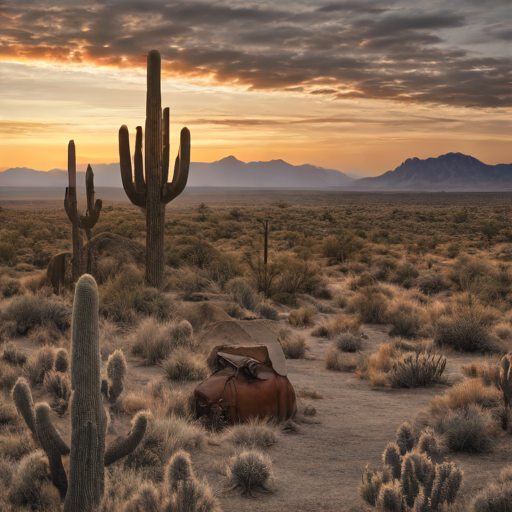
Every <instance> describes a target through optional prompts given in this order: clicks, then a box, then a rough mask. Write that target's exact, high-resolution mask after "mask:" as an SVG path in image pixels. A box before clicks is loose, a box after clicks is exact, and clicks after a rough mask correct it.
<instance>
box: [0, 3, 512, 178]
mask: <svg viewBox="0 0 512 512" xmlns="http://www.w3.org/2000/svg"><path fill="white" fill-rule="evenodd" d="M511 19H512V3H511V2H510V0H487V1H486V0H479V1H476V0H453V1H451V2H446V1H439V0H431V1H428V2H427V1H420V0H400V1H393V0H390V1H388V2H381V1H372V0H360V1H340V2H329V0H325V1H320V0H314V1H301V0H298V1H297V0H293V1H292V0H282V1H279V0H278V1H276V2H273V3H266V2H246V1H238V2H230V1H218V2H217V1H215V2H204V3H201V2H195V1H180V0H177V1H175V0H169V1H165V2H164V1H145V2H142V1H126V0H114V1H110V0H104V1H102V2H89V1H87V0H85V1H83V2H80V5H79V6H77V5H73V3H71V2H68V1H58V0H49V1H46V0H42V1H31V0H26V1H25V0H20V1H15V2H12V1H9V0H7V1H6V2H5V1H4V2H1V3H0V84H1V86H0V90H1V94H0V171H1V170H4V169H7V168H9V167H16V166H18V167H31V168H34V169H38V170H49V169H52V168H55V167H58V168H65V166H66V158H67V152H66V147H67V142H68V141H69V140H70V139H74V140H75V143H76V147H77V155H78V156H77V158H78V163H111V162H117V161H118V159H119V157H118V147H117V133H118V130H119V127H120V125H122V124H127V125H128V127H129V128H130V132H131V133H132V134H134V133H135V127H136V126H138V125H142V126H143V125H144V117H145V54H146V53H147V51H148V50H150V49H152V48H155V49H158V50H159V51H160V52H161V54H162V66H163V83H162V104H163V106H168V107H170V110H171V137H172V139H173V141H172V144H174V146H171V148H172V147H174V148H175V149H174V150H172V152H174V151H175V150H177V147H178V143H177V138H178V134H179V130H180V128H181V127H182V126H184V125H186V126H188V127H189V128H190V130H191V132H192V161H195V162H210V161H214V160H218V159H220V158H223V157H225V156H228V155H235V156H236V157H237V158H238V159H240V160H244V161H250V160H270V159H274V158H276V159H277V158H282V159H284V160H286V161H288V162H290V163H292V164H302V163H311V164H314V165H320V166H323V167H329V168H333V169H338V170H341V171H344V172H346V171H348V172H355V173H359V174H364V175H377V174H381V173H383V172H385V171H387V170H389V169H394V168H395V167H396V166H398V165H399V164H400V163H401V162H402V161H404V160H405V159H407V158H410V157H414V156H417V157H419V158H427V157H433V156H434V157H435V156H438V155H440V154H443V153H447V152H450V151H460V152H463V153H466V154H471V155H472V156H474V157H476V158H479V159H480V160H482V161H484V162H486V163H488V164H497V163H511V162H512V137H511V136H512V118H511V114H512V52H511V51H510V50H511V42H512V29H511V28H510V26H511V25H510V20H511Z"/></svg>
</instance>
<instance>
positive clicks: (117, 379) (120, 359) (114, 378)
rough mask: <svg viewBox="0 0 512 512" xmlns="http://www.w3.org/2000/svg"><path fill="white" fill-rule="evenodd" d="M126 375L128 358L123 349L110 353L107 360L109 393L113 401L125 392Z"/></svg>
mask: <svg viewBox="0 0 512 512" xmlns="http://www.w3.org/2000/svg"><path fill="white" fill-rule="evenodd" d="M125 375H126V360H125V358H124V355H123V351H122V350H116V351H115V352H114V353H113V354H110V356H109V358H108V361H107V377H108V382H107V386H108V389H107V393H108V398H109V400H110V401H111V402H115V401H116V400H117V399H118V398H119V395H120V394H121V393H122V392H123V388H124V384H123V381H124V377H125Z"/></svg>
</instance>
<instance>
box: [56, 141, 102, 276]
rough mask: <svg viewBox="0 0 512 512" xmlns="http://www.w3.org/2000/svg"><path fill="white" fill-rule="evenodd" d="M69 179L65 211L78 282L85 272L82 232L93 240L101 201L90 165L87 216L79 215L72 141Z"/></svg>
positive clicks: (86, 180)
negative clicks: (69, 228)
mask: <svg viewBox="0 0 512 512" xmlns="http://www.w3.org/2000/svg"><path fill="white" fill-rule="evenodd" d="M68 178H69V186H68V187H66V195H65V196H64V209H65V210H66V213H67V215H68V218H69V220H70V222H71V225H72V226H73V228H72V236H73V280H74V281H77V280H78V278H79V277H80V276H81V275H82V273H83V271H84V262H83V255H82V245H83V240H82V232H81V231H80V229H83V230H85V233H86V235H87V239H88V240H90V239H91V229H92V228H93V227H94V225H95V224H96V222H98V219H99V216H100V211H101V207H102V205H103V203H102V201H101V199H98V200H96V202H95V201H94V173H93V172H92V168H91V166H90V165H89V166H88V167H87V172H86V173H85V188H86V193H87V210H86V212H85V214H80V213H78V206H77V195H76V151H75V142H74V141H72V140H70V141H69V144H68Z"/></svg>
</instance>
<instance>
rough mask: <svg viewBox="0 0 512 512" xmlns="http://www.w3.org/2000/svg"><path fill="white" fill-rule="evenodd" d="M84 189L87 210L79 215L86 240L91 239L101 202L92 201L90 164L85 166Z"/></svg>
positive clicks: (92, 179)
mask: <svg viewBox="0 0 512 512" xmlns="http://www.w3.org/2000/svg"><path fill="white" fill-rule="evenodd" d="M85 190H86V193H87V212H86V213H85V215H80V216H79V219H80V226H81V227H82V228H83V229H84V230H85V233H86V235H87V240H90V239H91V229H92V228H93V227H94V226H95V225H96V222H98V219H99V217H100V212H101V207H102V206H103V202H102V201H101V199H98V200H97V201H96V203H95V202H94V173H93V172H92V168H91V166H90V165H88V166H87V172H86V173H85Z"/></svg>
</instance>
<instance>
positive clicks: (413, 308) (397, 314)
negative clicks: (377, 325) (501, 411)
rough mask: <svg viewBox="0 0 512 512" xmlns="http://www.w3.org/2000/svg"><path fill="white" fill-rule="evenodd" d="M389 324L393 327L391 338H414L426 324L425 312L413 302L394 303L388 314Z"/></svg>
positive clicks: (401, 301) (400, 301)
mask: <svg viewBox="0 0 512 512" xmlns="http://www.w3.org/2000/svg"><path fill="white" fill-rule="evenodd" d="M387 323H390V324H391V325H392V328H391V331H390V333H389V334H390V336H403V337H404V338H414V337H415V336H416V335H417V334H418V331H419V330H420V329H421V326H422V324H424V323H426V318H425V315H424V313H423V311H422V310H421V309H420V308H419V307H418V306H417V305H416V304H414V302H413V301H411V300H398V301H396V302H394V303H393V304H392V305H391V307H390V308H389V309H388V312H387Z"/></svg>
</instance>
